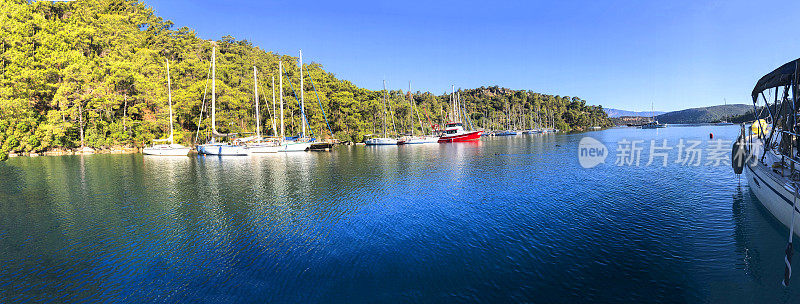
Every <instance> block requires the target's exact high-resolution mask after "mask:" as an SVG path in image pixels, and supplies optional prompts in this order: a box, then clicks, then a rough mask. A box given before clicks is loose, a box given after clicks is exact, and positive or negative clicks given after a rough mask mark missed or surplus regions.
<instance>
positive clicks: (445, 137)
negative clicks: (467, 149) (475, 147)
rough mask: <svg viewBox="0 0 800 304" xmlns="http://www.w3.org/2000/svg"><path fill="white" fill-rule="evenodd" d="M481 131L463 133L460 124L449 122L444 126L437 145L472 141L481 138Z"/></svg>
mask: <svg viewBox="0 0 800 304" xmlns="http://www.w3.org/2000/svg"><path fill="white" fill-rule="evenodd" d="M481 134H483V131H464V127H463V126H462V124H461V123H460V122H449V123H447V124H446V125H445V130H444V134H442V137H440V138H439V143H450V142H462V141H473V140H478V139H480V138H481Z"/></svg>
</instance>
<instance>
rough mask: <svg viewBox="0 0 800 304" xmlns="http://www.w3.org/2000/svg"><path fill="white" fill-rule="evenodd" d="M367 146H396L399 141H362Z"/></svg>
mask: <svg viewBox="0 0 800 304" xmlns="http://www.w3.org/2000/svg"><path fill="white" fill-rule="evenodd" d="M364 143H365V144H367V146H396V145H397V144H398V143H399V141H398V140H397V139H391V138H370V139H367V140H365V141H364Z"/></svg>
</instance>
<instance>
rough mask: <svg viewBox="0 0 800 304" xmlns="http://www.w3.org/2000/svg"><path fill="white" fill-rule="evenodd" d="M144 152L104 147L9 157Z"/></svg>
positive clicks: (13, 153)
mask: <svg viewBox="0 0 800 304" xmlns="http://www.w3.org/2000/svg"><path fill="white" fill-rule="evenodd" d="M140 152H142V148H138V147H123V146H114V147H104V148H97V149H95V148H90V147H83V148H77V149H52V150H47V151H44V152H30V153H17V152H10V153H8V157H21V156H29V157H37V156H61V155H88V154H133V153H140Z"/></svg>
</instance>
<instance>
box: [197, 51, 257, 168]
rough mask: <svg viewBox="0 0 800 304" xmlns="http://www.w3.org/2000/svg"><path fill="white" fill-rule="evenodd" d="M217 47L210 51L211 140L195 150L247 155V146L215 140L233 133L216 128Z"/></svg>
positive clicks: (221, 154)
mask: <svg viewBox="0 0 800 304" xmlns="http://www.w3.org/2000/svg"><path fill="white" fill-rule="evenodd" d="M216 54H217V48H216V47H215V48H214V49H213V50H212V52H211V74H212V76H211V142H210V143H207V144H203V145H199V146H197V152H199V153H202V154H205V155H220V156H223V155H229V156H234V155H237V156H241V155H247V154H248V151H247V147H245V146H240V145H231V144H228V143H223V142H216V138H218V137H227V136H231V135H234V134H232V133H219V132H217V128H216V121H217V118H216V117H217V116H216V111H217V94H216V80H217V66H216V58H217V57H216Z"/></svg>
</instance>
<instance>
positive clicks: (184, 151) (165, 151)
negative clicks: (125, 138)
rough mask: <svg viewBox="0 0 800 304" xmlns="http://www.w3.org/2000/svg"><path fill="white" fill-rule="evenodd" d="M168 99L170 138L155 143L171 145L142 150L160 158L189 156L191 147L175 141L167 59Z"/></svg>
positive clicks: (155, 145)
mask: <svg viewBox="0 0 800 304" xmlns="http://www.w3.org/2000/svg"><path fill="white" fill-rule="evenodd" d="M167 96H168V97H167V99H168V100H169V138H166V139H155V140H153V141H154V142H169V144H153V146H152V147H147V148H144V149H143V150H142V153H144V154H145V155H160V156H186V155H188V154H189V150H190V148H189V147H184V146H181V145H177V144H175V140H174V139H173V135H174V132H173V126H172V123H173V122H172V120H173V118H172V81H171V79H170V77H169V59H167Z"/></svg>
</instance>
